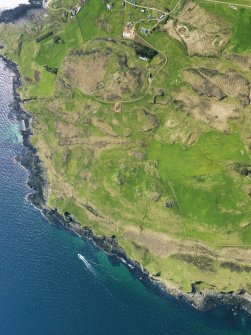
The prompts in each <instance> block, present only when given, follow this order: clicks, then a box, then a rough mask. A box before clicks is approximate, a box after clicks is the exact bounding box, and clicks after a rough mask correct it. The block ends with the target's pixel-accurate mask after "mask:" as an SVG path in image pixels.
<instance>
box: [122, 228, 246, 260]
mask: <svg viewBox="0 0 251 335" xmlns="http://www.w3.org/2000/svg"><path fill="white" fill-rule="evenodd" d="M124 237H125V238H126V239H128V240H131V241H134V242H135V243H137V244H138V245H140V246H143V247H144V248H147V249H148V250H149V252H150V253H152V254H153V255H155V256H158V257H161V258H167V257H170V256H171V255H174V254H178V253H184V254H191V255H199V254H200V255H205V256H209V255H210V256H212V257H217V258H218V260H229V261H238V262H241V263H243V264H250V263H251V249H244V248H226V247H224V248H219V249H212V248H211V247H209V246H208V245H206V244H203V243H201V242H197V241H194V240H178V239H175V238H173V237H171V236H168V235H167V234H164V233H161V232H154V231H152V230H150V229H143V230H142V231H141V230H140V228H138V227H134V226H126V227H124Z"/></svg>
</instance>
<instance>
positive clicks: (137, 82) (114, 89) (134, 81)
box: [97, 69, 143, 101]
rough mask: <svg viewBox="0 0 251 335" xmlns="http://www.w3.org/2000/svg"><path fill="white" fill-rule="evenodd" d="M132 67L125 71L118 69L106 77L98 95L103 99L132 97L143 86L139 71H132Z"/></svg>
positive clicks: (113, 99)
mask: <svg viewBox="0 0 251 335" xmlns="http://www.w3.org/2000/svg"><path fill="white" fill-rule="evenodd" d="M131 70H132V69H128V71H127V72H125V71H122V70H119V71H117V72H115V73H113V74H112V76H111V77H110V78H107V81H106V87H105V89H104V90H101V91H100V92H98V94H97V95H98V96H99V97H100V98H102V99H104V100H109V101H120V100H121V99H122V98H125V97H128V98H130V97H134V94H135V92H140V91H141V90H142V87H143V78H142V73H141V71H137V72H138V73H135V74H134V73H133V71H131Z"/></svg>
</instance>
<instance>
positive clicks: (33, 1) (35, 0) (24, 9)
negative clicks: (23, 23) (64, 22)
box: [0, 0, 43, 23]
mask: <svg viewBox="0 0 251 335" xmlns="http://www.w3.org/2000/svg"><path fill="white" fill-rule="evenodd" d="M42 7H43V0H29V4H27V5H19V6H18V7H15V8H13V9H7V10H3V11H2V12H1V11H0V23H15V22H16V21H18V20H20V19H21V18H23V17H25V16H27V14H28V13H29V12H30V11H31V10H34V9H41V8H42Z"/></svg>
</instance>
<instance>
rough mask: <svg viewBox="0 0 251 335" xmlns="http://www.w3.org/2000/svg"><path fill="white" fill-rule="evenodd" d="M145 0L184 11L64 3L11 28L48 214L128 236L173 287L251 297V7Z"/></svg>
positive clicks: (128, 245)
mask: <svg viewBox="0 0 251 335" xmlns="http://www.w3.org/2000/svg"><path fill="white" fill-rule="evenodd" d="M243 1H244V0H243ZM79 3H80V2H79ZM136 3H137V4H139V5H141V6H150V7H152V6H158V8H159V10H161V11H162V10H163V11H167V10H168V11H171V14H170V15H168V16H167V17H166V19H165V20H164V21H163V22H159V21H157V20H158V19H159V17H160V15H161V13H160V12H159V11H157V12H155V11H154V10H153V9H147V10H146V11H141V9H140V8H137V7H135V8H134V7H133V6H131V5H130V4H128V3H126V4H125V6H121V1H116V0H115V1H114V7H113V10H112V11H108V10H107V9H106V6H105V4H104V2H103V1H101V0H89V1H87V3H86V4H85V5H84V6H83V7H82V9H81V10H80V11H79V13H78V14H77V15H76V16H73V17H71V13H70V11H71V9H72V8H73V7H74V6H76V5H77V4H78V1H70V0H55V1H52V3H51V5H50V8H49V9H47V12H48V13H46V15H43V14H41V16H40V17H39V18H36V21H35V22H30V21H29V22H24V23H23V24H19V25H16V26H13V25H11V24H8V25H4V24H2V25H0V31H1V35H0V36H1V37H0V40H1V44H3V45H4V48H3V49H2V50H1V52H3V53H4V54H5V55H6V56H8V57H10V58H11V59H13V60H14V61H15V62H17V63H18V64H19V69H20V72H21V74H22V78H23V87H22V89H21V95H22V98H24V99H26V102H25V103H24V108H25V109H26V110H28V111H29V112H30V113H31V115H32V127H33V136H32V141H33V144H34V145H35V146H36V147H37V148H38V150H39V155H40V157H41V160H42V161H43V164H44V166H45V168H46V171H47V175H48V180H49V183H50V189H49V192H48V199H47V200H48V204H49V206H51V207H56V208H58V210H59V211H60V212H61V213H62V214H64V213H67V215H68V216H69V215H71V216H73V217H75V218H76V219H77V220H78V221H79V222H80V223H81V224H83V225H85V226H90V227H92V229H93V230H94V232H95V233H96V234H103V235H107V236H108V235H109V236H112V235H115V236H116V237H117V238H118V241H119V243H120V245H121V246H122V247H123V248H124V249H125V250H126V251H127V252H128V254H129V256H131V257H132V258H134V259H136V260H138V261H140V262H141V263H142V264H143V266H144V267H146V268H147V269H148V270H149V271H150V272H151V273H152V274H156V276H157V277H158V278H160V279H161V280H163V281H164V282H166V283H167V285H170V284H171V286H172V287H173V286H175V287H178V288H181V289H183V290H187V291H190V290H191V287H192V286H191V284H192V283H194V282H199V281H200V282H201V283H203V285H201V287H204V288H210V289H218V290H221V291H225V292H226V291H231V290H235V291H238V290H239V289H246V290H248V291H250V286H248V283H249V282H250V259H251V257H250V256H251V225H250V217H251V180H250V174H251V159H250V148H251V131H250V129H251V110H250V81H251V44H250V36H249V31H250V30H249V28H250V22H251V21H250V15H251V9H248V8H245V7H236V9H233V8H231V6H226V5H224V4H220V3H205V2H200V1H186V2H185V1H179V2H178V3H177V2H175V1H171V2H169V5H168V8H165V1H158V2H157V1H150V0H149V1H148V0H142V1H136ZM174 8H175V10H174V11H172V9H174ZM47 14H48V15H47ZM129 21H130V22H133V23H134V24H135V27H136V28H137V34H136V37H135V40H134V41H131V40H126V39H122V32H123V27H124V26H125V24H126V23H127V22H129ZM153 25H154V29H153V30H152V31H151V30H150V33H149V34H145V33H142V29H141V28H142V27H145V28H151V27H152V26H153Z"/></svg>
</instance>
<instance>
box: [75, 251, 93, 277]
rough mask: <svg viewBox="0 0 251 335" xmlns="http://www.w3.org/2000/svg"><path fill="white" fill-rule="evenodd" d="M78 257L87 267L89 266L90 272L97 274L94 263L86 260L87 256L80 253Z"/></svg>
mask: <svg viewBox="0 0 251 335" xmlns="http://www.w3.org/2000/svg"><path fill="white" fill-rule="evenodd" d="M78 258H79V259H80V260H81V261H82V262H83V263H84V264H85V266H86V268H87V269H88V270H89V271H90V272H92V273H93V274H94V275H96V273H95V271H94V269H93V267H92V265H91V264H90V263H89V262H88V261H87V260H86V258H85V257H84V256H83V255H81V254H78Z"/></svg>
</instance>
